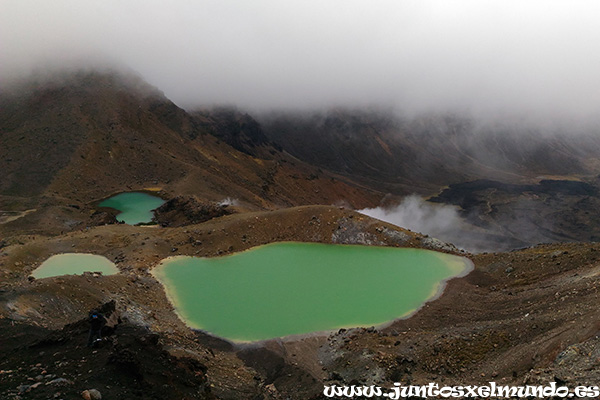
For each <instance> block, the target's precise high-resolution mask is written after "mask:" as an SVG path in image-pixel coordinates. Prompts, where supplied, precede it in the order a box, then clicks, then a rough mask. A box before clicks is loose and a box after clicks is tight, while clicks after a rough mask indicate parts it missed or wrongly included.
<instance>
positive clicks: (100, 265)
mask: <svg viewBox="0 0 600 400" xmlns="http://www.w3.org/2000/svg"><path fill="white" fill-rule="evenodd" d="M84 272H102V274H103V275H112V274H117V273H118V272H119V270H118V269H117V267H116V266H115V264H113V263H112V262H111V261H110V260H108V259H107V258H106V257H102V256H98V255H95V254H84V253H65V254H57V255H55V256H52V257H50V258H48V259H47V260H46V261H44V262H43V263H42V265H40V266H39V267H38V268H36V269H35V270H34V271H33V273H32V275H33V277H34V278H36V279H40V278H48V277H51V276H59V275H81V274H83V273H84Z"/></svg>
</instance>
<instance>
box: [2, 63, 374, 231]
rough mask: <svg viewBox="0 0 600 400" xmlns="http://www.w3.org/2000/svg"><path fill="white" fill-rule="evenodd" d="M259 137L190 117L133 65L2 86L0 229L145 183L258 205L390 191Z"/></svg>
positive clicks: (38, 225)
mask: <svg viewBox="0 0 600 400" xmlns="http://www.w3.org/2000/svg"><path fill="white" fill-rule="evenodd" d="M248 127H251V129H250V128H248ZM249 129H250V131H251V132H253V135H254V136H252V137H251V139H252V140H251V141H250V143H248V142H245V143H242V144H239V145H236V142H235V141H233V142H232V143H233V144H234V146H236V147H238V149H236V148H234V147H232V146H230V145H229V144H227V143H225V142H224V141H223V140H221V139H220V137H221V138H235V137H239V136H240V135H239V134H240V132H242V133H243V134H245V132H247V131H248V130H249ZM258 138H262V136H261V133H260V126H259V125H258V124H257V123H256V122H255V121H254V120H252V118H251V117H250V116H248V115H244V114H241V113H237V112H228V113H225V114H224V113H219V114H218V115H216V116H215V117H213V116H211V115H210V114H204V115H201V116H192V115H190V114H188V113H187V112H186V111H184V110H183V109H181V108H179V107H177V106H176V105H175V104H173V103H172V102H171V101H169V100H168V99H167V98H165V97H164V95H163V94H162V93H161V92H159V91H158V90H157V89H155V88H153V87H151V86H150V85H148V84H147V83H145V82H144V81H143V80H141V78H139V77H137V76H135V75H131V74H129V75H127V74H123V73H116V72H90V71H83V72H76V73H75V72H72V73H64V74H62V75H60V74H59V75H53V76H51V77H44V78H38V79H37V80H34V79H31V80H29V81H25V82H21V83H20V84H18V85H13V86H11V87H9V88H8V89H4V90H3V91H2V92H1V93H0V142H1V143H2V146H0V170H1V171H3V174H2V179H1V180H0V212H1V213H2V215H0V223H1V222H5V223H4V224H0V231H2V230H3V231H4V232H5V235H6V234H8V231H9V230H11V229H12V231H13V232H14V231H23V232H25V231H37V232H43V231H44V229H48V230H49V231H52V232H54V233H56V232H57V230H58V231H68V230H70V229H74V228H75V227H80V226H81V224H82V223H93V222H92V221H88V220H87V217H88V216H89V214H90V213H92V212H93V211H94V209H95V208H94V207H93V205H94V203H95V202H96V201H98V200H100V199H102V198H105V197H108V196H109V195H111V194H114V193H116V192H121V191H128V190H143V189H148V188H150V189H153V190H157V189H160V190H162V193H161V195H162V196H163V197H167V198H172V197H175V196H177V195H187V196H195V197H196V198H198V199H200V200H202V201H210V202H218V201H221V200H224V199H226V198H229V199H233V200H235V202H236V203H237V204H238V205H240V206H241V207H243V208H250V209H269V208H274V207H281V206H293V205H301V204H319V203H320V204H323V203H324V204H333V203H335V202H337V201H345V202H347V203H349V204H351V205H352V206H355V207H361V206H364V205H368V204H375V203H376V202H377V201H378V199H379V198H380V197H381V194H380V193H378V192H377V191H375V190H370V189H366V188H364V187H360V186H359V185H357V184H355V183H353V182H352V181H351V180H350V179H349V178H345V177H341V178H340V177H337V176H334V175H333V174H330V173H328V172H326V171H322V170H320V169H318V168H317V167H313V166H310V165H308V164H306V163H304V162H301V161H299V160H297V159H295V158H294V157H292V156H290V155H289V154H286V153H284V152H281V151H279V150H278V149H277V148H275V147H273V145H272V143H271V142H269V141H267V140H262V141H258V142H257V141H256V140H258ZM240 150H241V151H240ZM28 211H29V212H28ZM18 217H21V218H18ZM49 219H52V220H56V219H61V220H63V221H64V223H63V224H62V226H58V225H56V224H55V223H54V222H55V221H50V222H48V220H49ZM51 225H54V228H51V227H50V226H51Z"/></svg>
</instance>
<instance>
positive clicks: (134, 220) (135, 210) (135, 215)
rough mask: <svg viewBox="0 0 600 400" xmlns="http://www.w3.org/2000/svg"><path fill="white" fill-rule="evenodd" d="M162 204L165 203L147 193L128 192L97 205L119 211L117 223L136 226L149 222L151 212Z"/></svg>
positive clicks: (151, 216)
mask: <svg viewBox="0 0 600 400" xmlns="http://www.w3.org/2000/svg"><path fill="white" fill-rule="evenodd" d="M164 203H165V201H164V200H163V199H161V198H160V197H156V196H152V195H149V194H147V193H140V192H128V193H120V194H118V195H116V196H113V197H110V198H108V199H106V200H104V201H102V202H101V203H100V204H98V205H99V206H100V207H110V208H114V209H116V210H119V211H121V213H120V214H118V215H117V221H122V222H125V223H126V224H128V225H136V224H140V223H148V222H151V221H152V218H153V217H154V213H153V212H152V210H154V209H156V208H158V207H160V206H161V205H163V204H164Z"/></svg>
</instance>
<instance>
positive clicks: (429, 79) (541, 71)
mask: <svg viewBox="0 0 600 400" xmlns="http://www.w3.org/2000/svg"><path fill="white" fill-rule="evenodd" d="M599 42H600V1H597V0H593V1H577V0H570V1H553V0H539V1H538V0H530V1H527V0H518V1H517V0H514V1H511V0H501V1H486V0H473V1H466V0H465V1H450V0H440V1H428V0H416V1H402V0H390V1H387V0H379V1H378V0H364V1H356V0H318V1H311V0H289V1H286V0H238V1H232V0H214V1H212V0H211V1H208V0H196V1H193V0H189V1H183V0H171V1H153V0H140V1H125V0H118V1H115V0H97V1H86V0H73V1H65V0H52V1H39V0H0V77H2V79H7V76H11V75H13V74H14V73H15V71H19V72H21V73H22V72H24V71H30V70H31V69H32V68H39V67H44V66H46V65H53V66H61V65H67V66H70V65H73V64H75V63H88V64H90V63H91V64H94V63H101V62H114V63H118V64H120V65H125V66H128V67H130V68H132V69H134V70H136V71H138V72H139V73H140V74H141V75H142V76H143V77H144V78H146V79H147V80H148V81H149V82H150V83H151V84H153V85H155V86H157V87H159V88H160V89H161V90H163V91H164V92H165V94H166V95H167V96H168V97H170V98H171V99H172V100H174V101H175V102H176V103H177V104H179V105H182V106H189V105H191V104H210V103H221V104H222V103H228V104H237V105H239V106H241V107H245V108H250V109H256V108H271V107H309V108H315V107H321V106H324V105H346V106H361V105H392V106H397V107H400V108H405V109H417V110H426V109H430V108H432V109H436V110H439V109H465V110H472V111H490V110H500V111H507V110H508V111H518V112H530V111H531V112H542V113H544V112H552V113H560V114H565V115H569V116H586V115H593V114H594V113H596V112H597V111H598V110H599V108H600V51H599V48H600V47H599V45H600V43H599Z"/></svg>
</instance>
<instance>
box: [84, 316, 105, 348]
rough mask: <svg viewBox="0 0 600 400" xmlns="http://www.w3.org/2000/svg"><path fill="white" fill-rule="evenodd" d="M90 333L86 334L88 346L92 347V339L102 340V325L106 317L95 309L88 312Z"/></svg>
mask: <svg viewBox="0 0 600 400" xmlns="http://www.w3.org/2000/svg"><path fill="white" fill-rule="evenodd" d="M89 321H90V335H89V336H88V344H87V345H88V347H92V344H93V343H94V339H95V338H96V340H102V327H103V326H104V325H105V324H106V318H104V315H102V314H100V313H99V312H98V311H96V310H92V311H91V312H90V318H89Z"/></svg>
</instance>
